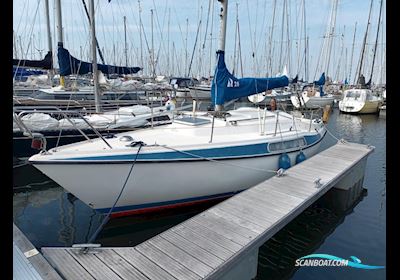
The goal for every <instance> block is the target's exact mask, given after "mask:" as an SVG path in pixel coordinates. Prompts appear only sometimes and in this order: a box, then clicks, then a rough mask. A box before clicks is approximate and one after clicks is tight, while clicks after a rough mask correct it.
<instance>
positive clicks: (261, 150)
mask: <svg viewBox="0 0 400 280" xmlns="http://www.w3.org/2000/svg"><path fill="white" fill-rule="evenodd" d="M304 138H305V141H306V143H307V146H306V147H303V148H307V147H308V146H311V145H314V144H316V143H317V142H319V141H320V140H321V139H322V138H323V137H321V135H320V134H316V135H308V136H304ZM298 149H299V148H298V147H297V148H294V149H292V150H294V151H295V150H298ZM184 152H188V153H191V154H194V155H196V156H197V157H195V156H192V155H189V154H185V153H184ZM184 152H175V151H171V152H161V153H140V154H139V155H138V158H137V161H166V160H194V159H202V158H212V159H221V158H234V157H254V156H262V155H272V154H280V153H282V152H284V151H276V152H274V153H271V152H270V151H269V150H268V143H260V144H252V145H245V146H233V147H222V148H212V149H197V150H189V151H184ZM135 157H136V152H135V151H133V152H132V153H131V154H125V155H107V156H93V157H73V158H67V159H56V160H60V161H77V160H84V161H110V162H112V161H131V160H134V159H135Z"/></svg>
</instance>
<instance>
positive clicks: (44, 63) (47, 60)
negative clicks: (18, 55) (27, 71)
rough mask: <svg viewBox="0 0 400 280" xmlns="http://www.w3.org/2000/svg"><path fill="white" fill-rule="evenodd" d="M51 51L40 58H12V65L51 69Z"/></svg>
mask: <svg viewBox="0 0 400 280" xmlns="http://www.w3.org/2000/svg"><path fill="white" fill-rule="evenodd" d="M51 56H52V52H51V51H49V52H48V53H47V54H46V55H45V57H44V58H43V59H42V60H28V59H13V65H14V66H18V67H26V68H41V69H52V68H53V60H52V57H51Z"/></svg>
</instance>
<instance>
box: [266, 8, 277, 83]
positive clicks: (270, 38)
mask: <svg viewBox="0 0 400 280" xmlns="http://www.w3.org/2000/svg"><path fill="white" fill-rule="evenodd" d="M275 10H276V0H274V9H273V13H272V24H271V33H270V34H269V35H270V36H269V50H268V60H269V68H268V70H269V73H267V76H269V75H272V39H273V34H274V26H275Z"/></svg>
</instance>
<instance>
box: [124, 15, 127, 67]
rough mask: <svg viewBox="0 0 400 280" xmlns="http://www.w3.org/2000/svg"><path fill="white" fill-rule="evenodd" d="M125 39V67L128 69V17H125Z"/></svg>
mask: <svg viewBox="0 0 400 280" xmlns="http://www.w3.org/2000/svg"><path fill="white" fill-rule="evenodd" d="M124 38H125V66H126V67H128V46H127V44H126V16H124Z"/></svg>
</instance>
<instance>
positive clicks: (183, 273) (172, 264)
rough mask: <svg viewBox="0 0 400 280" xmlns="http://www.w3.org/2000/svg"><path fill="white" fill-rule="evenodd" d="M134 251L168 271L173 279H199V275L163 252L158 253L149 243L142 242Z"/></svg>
mask: <svg viewBox="0 0 400 280" xmlns="http://www.w3.org/2000/svg"><path fill="white" fill-rule="evenodd" d="M135 249H136V250H137V251H138V252H140V253H141V254H142V255H144V256H146V257H147V258H149V259H150V260H152V261H153V262H154V263H156V264H157V265H159V266H160V267H161V268H162V269H164V270H165V271H168V273H170V274H171V275H173V276H174V277H175V278H177V279H180V280H185V279H192V280H196V279H201V277H200V276H199V275H197V274H196V273H194V272H193V271H192V270H190V269H188V268H187V267H185V266H183V265H182V264H180V263H179V262H177V261H176V260H174V259H173V258H171V257H170V256H168V255H167V254H165V253H164V252H162V251H160V250H159V249H158V248H157V247H155V246H154V245H152V244H150V243H149V242H143V243H141V244H139V245H137V246H136V247H135Z"/></svg>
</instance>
